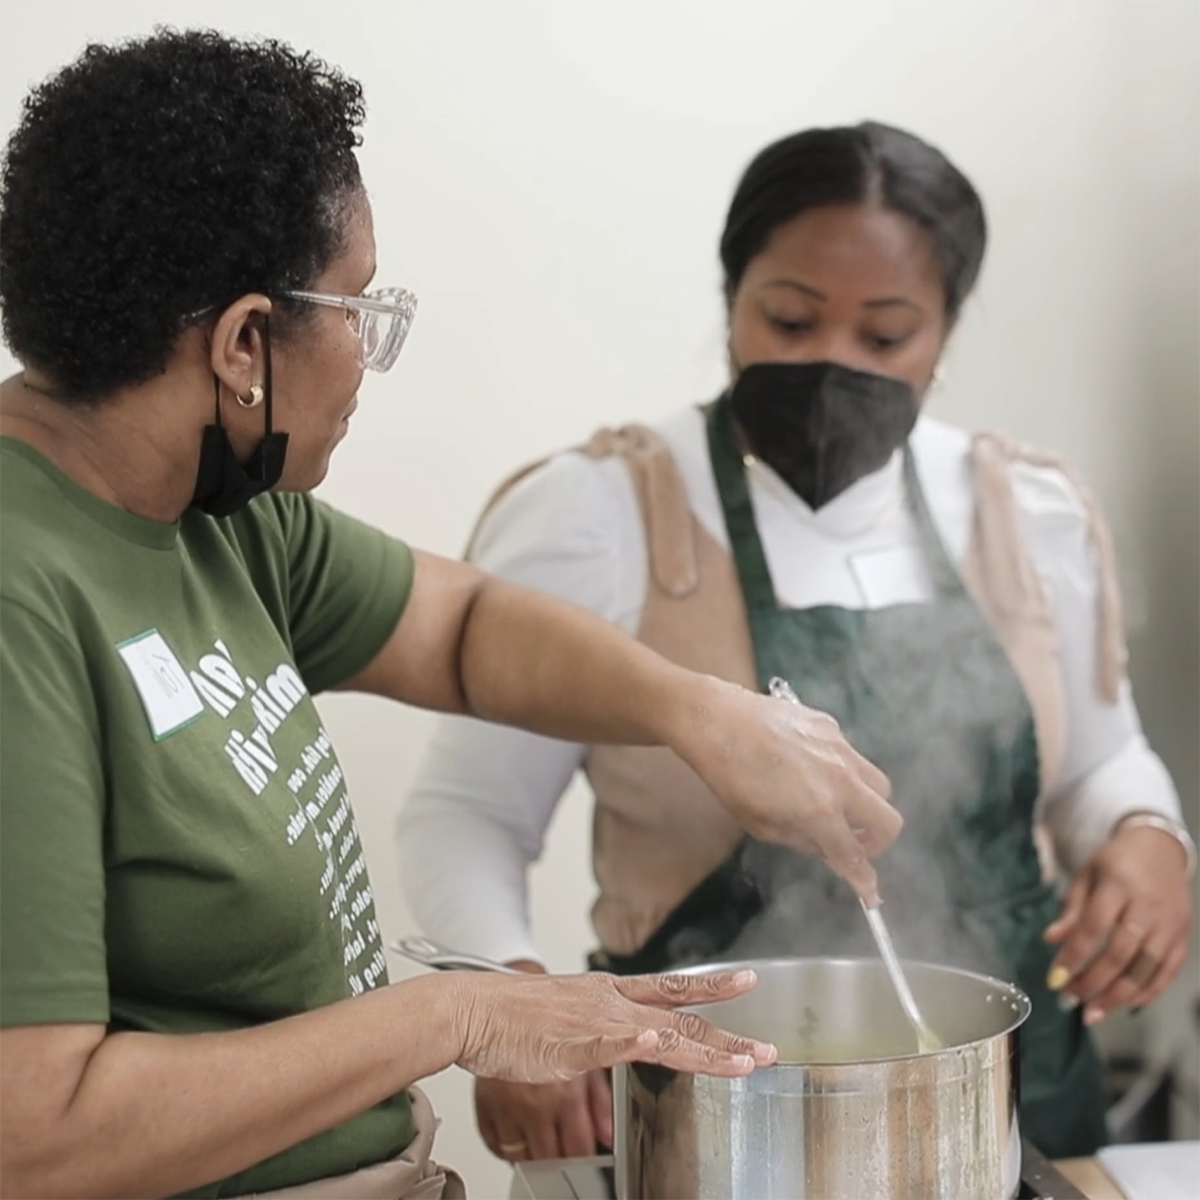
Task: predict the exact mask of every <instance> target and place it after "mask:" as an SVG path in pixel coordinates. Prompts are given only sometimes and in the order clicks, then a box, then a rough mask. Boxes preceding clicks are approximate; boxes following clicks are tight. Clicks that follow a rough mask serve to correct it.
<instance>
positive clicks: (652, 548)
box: [466, 425, 700, 599]
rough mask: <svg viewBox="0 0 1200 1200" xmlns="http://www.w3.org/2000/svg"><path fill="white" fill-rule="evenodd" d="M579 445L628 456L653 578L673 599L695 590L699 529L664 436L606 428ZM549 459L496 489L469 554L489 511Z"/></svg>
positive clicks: (590, 452)
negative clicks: (696, 526) (697, 530)
mask: <svg viewBox="0 0 1200 1200" xmlns="http://www.w3.org/2000/svg"><path fill="white" fill-rule="evenodd" d="M573 449H574V450H575V452H576V453H580V454H584V455H586V456H587V457H588V458H592V459H605V458H611V457H612V456H613V455H616V456H618V457H620V458H621V459H623V460H624V462H625V465H626V466H627V467H628V469H629V473H630V475H631V477H632V479H633V486H634V491H635V492H636V494H637V499H638V506H639V508H640V509H641V513H642V524H643V526H644V528H645V531H646V549H647V553H648V555H649V559H650V574H651V578H652V579H653V580H654V583H655V584H656V585H657V586H658V587H659V588H660V589H661V590H662V591H663V592H665V593H666V595H668V596H670V597H671V598H672V599H682V598H683V597H684V596H688V595H691V593H692V592H694V591H695V590H696V588H697V587H698V586H699V583H700V568H699V564H698V559H697V548H696V530H695V526H694V524H693V522H692V510H691V506H690V504H689V503H688V496H687V488H686V487H685V485H684V482H683V476H682V475H680V473H679V467H678V466H677V465H676V463H675V459H674V456H673V455H672V454H671V451H670V448H669V447H668V446H667V444H666V442H665V441H664V440H663V439H662V437H660V436H659V435H658V434H657V433H655V432H654V430H653V429H650V428H648V427H647V426H645V425H624V426H622V427H620V428H619V429H612V428H608V427H605V428H602V429H598V430H597V431H596V432H595V433H594V434H592V436H591V437H590V438H589V439H588V440H587V441H586V442H585V443H584V444H583V445H582V446H577V447H574V448H573ZM549 461H550V457H549V456H548V457H546V458H541V459H538V460H537V461H536V462H532V463H529V464H527V465H526V466H524V467H521V468H520V469H519V470H517V471H514V472H513V473H512V474H511V475H509V476H508V478H506V479H505V480H504V481H503V482H502V483H501V484H500V485H499V486H498V487H497V488H496V489H495V491H493V492H492V494H491V496H490V497H489V498H488V501H487V504H486V505H484V508H483V511H482V512H481V513H480V515H479V519H478V521H477V522H476V524H475V529H474V530H473V531H472V533H471V538H470V541H469V542H468V543H467V550H466V557H467V558H470V557H471V554H472V552H473V551H474V549H475V542H476V539H477V538H478V535H479V528H480V525H481V524H482V523H483V520H484V518H485V517H486V516H487V515H488V513H489V512H491V511H492V509H493V508H495V506H496V505H497V504H499V503H500V501H501V500H502V499H503V498H504V497H505V496H506V495H507V494H508V493H509V492H510V491H512V489H513V488H515V487H516V486H517V485H518V484H519V483H521V482H522V481H523V480H525V479H527V478H528V477H529V476H531V475H533V474H534V473H535V472H536V471H538V470H539V469H540V468H541V467H543V466H545V464H546V463H548V462H549Z"/></svg>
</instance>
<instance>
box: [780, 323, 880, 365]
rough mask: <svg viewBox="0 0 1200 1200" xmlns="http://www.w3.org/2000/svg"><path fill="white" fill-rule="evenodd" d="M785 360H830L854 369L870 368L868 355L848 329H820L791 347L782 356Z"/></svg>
mask: <svg viewBox="0 0 1200 1200" xmlns="http://www.w3.org/2000/svg"><path fill="white" fill-rule="evenodd" d="M784 361H786V362H794V363H808V362H832V363H837V364H838V365H839V366H843V367H849V368H850V369H851V370H855V371H869V370H871V368H872V365H873V364H872V361H871V357H870V355H869V354H868V353H867V351H866V350H865V349H864V348H863V345H862V343H861V342H860V341H859V339H858V338H857V337H855V335H854V333H853V332H852V331H850V330H843V329H821V330H816V331H814V333H813V334H812V335H811V336H810V337H807V338H805V339H804V341H803V343H801V344H800V345H798V346H795V347H793V348H792V350H791V351H790V353H788V354H787V355H786V356H785V357H784Z"/></svg>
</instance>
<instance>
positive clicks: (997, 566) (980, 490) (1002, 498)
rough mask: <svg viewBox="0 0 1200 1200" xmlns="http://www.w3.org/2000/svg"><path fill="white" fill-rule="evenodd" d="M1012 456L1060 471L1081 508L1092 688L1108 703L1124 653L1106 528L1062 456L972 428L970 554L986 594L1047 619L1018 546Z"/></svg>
mask: <svg viewBox="0 0 1200 1200" xmlns="http://www.w3.org/2000/svg"><path fill="white" fill-rule="evenodd" d="M1014 462H1024V463H1028V464H1029V465H1031V466H1034V467H1044V468H1050V469H1052V470H1055V471H1058V472H1059V473H1061V474H1062V475H1063V476H1064V478H1065V479H1066V480H1067V482H1068V483H1069V484H1070V485H1071V487H1072V488H1073V490H1074V491H1075V493H1076V495H1077V496H1078V498H1079V500H1080V502H1081V503H1082V504H1083V506H1084V509H1085V511H1086V513H1087V520H1088V532H1089V535H1090V537H1091V540H1092V545H1093V546H1094V547H1095V551H1096V558H1097V581H1096V582H1097V599H1096V603H1097V607H1098V612H1097V618H1098V619H1097V638H1098V644H1097V647H1096V662H1097V678H1096V688H1097V691H1098V693H1099V694H1100V696H1102V697H1103V698H1104V699H1105V700H1107V701H1108V702H1109V703H1115V702H1116V700H1117V698H1118V696H1119V695H1120V689H1121V684H1122V682H1123V680H1124V679H1125V674H1126V669H1127V665H1128V659H1129V654H1128V649H1127V647H1126V642H1125V622H1124V614H1123V612H1122V606H1121V590H1120V585H1119V583H1118V581H1117V568H1116V554H1115V551H1114V548H1113V539H1112V533H1111V531H1110V530H1109V527H1108V524H1107V522H1106V521H1105V519H1104V515H1103V513H1102V512H1101V511H1100V506H1099V505H1098V504H1097V503H1096V500H1095V497H1094V496H1093V495H1092V493H1091V492H1090V491H1089V489H1088V488H1087V486H1086V485H1085V484H1084V483H1083V481H1082V480H1081V479H1080V478H1079V476H1078V474H1077V473H1076V472H1075V470H1074V469H1073V468H1072V467H1071V466H1070V465H1069V464H1068V463H1066V462H1064V461H1063V460H1062V459H1061V458H1059V457H1058V456H1057V455H1054V454H1050V453H1048V452H1046V451H1042V450H1036V449H1034V448H1032V447H1029V446H1025V445H1022V444H1020V443H1018V442H1014V441H1011V440H1009V439H1008V438H1005V437H1003V436H1001V435H1000V434H996V433H980V434H977V435H976V436H975V438H974V439H973V441H972V445H971V469H972V474H973V476H974V481H975V489H976V504H975V528H974V531H973V539H972V541H973V545H972V554H973V555H974V556H976V558H977V565H978V568H979V571H980V574H981V576H982V578H981V583H982V584H983V586H984V587H985V589H986V590H987V593H988V595H989V597H990V598H991V599H992V601H993V602H994V603H995V604H996V605H997V606H998V607H1000V608H1001V609H1003V610H1006V611H1007V612H1009V613H1011V614H1012V615H1014V616H1016V615H1021V616H1026V617H1034V618H1036V619H1040V620H1044V621H1050V620H1051V616H1050V610H1049V604H1048V602H1047V601H1046V598H1045V596H1044V594H1043V593H1042V589H1041V586H1040V584H1039V582H1038V578H1037V572H1036V571H1035V569H1034V567H1033V564H1032V563H1031V562H1030V560H1029V557H1028V555H1027V554H1025V553H1024V551H1023V549H1022V546H1021V541H1020V537H1019V533H1018V528H1017V510H1016V501H1015V498H1014V496H1013V487H1012V476H1011V471H1010V468H1011V466H1012V464H1013V463H1014Z"/></svg>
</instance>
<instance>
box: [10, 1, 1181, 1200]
mask: <svg viewBox="0 0 1200 1200" xmlns="http://www.w3.org/2000/svg"><path fill="white" fill-rule="evenodd" d="M155 23H169V24H174V25H179V26H189V25H210V26H215V27H218V28H221V29H224V30H226V31H229V32H235V33H241V34H246V33H261V34H269V35H273V36H276V37H279V38H282V39H284V40H287V41H290V42H292V43H293V44H295V45H297V46H299V47H305V48H310V49H313V50H315V51H317V52H318V53H320V54H321V55H322V56H324V57H325V58H327V59H329V60H330V61H332V62H334V63H337V64H339V65H341V66H342V67H343V68H344V69H346V70H347V71H349V72H350V73H352V74H354V75H356V76H358V77H359V78H360V79H362V80H363V82H364V84H365V85H366V89H367V97H368V103H369V119H368V123H367V127H366V143H365V146H364V148H363V151H362V164H363V169H364V173H365V176H366V179H367V182H368V186H369V187H370V190H371V192H372V195H373V198H374V203H375V218H376V227H377V234H378V240H379V249H380V270H379V282H380V284H381V285H388V284H395V285H403V286H407V287H409V288H412V289H413V290H415V291H416V292H417V293H418V294H419V296H420V298H421V310H420V316H419V318H418V320H417V323H416V326H415V329H414V332H413V335H412V336H411V338H410V340H409V343H408V347H407V348H406V350H405V352H404V355H403V357H402V358H401V360H400V362H399V364H398V365H397V367H396V368H394V369H393V371H392V373H391V374H390V375H388V376H386V377H374V378H370V379H368V381H367V382H366V384H365V385H364V388H363V396H362V400H363V403H362V406H361V408H360V410H359V414H358V416H357V417H356V419H355V426H354V436H352V437H351V438H350V439H349V440H348V441H347V442H346V443H345V444H344V445H343V447H342V449H341V450H340V451H339V453H338V456H337V458H336V460H335V464H334V468H333V472H332V475H331V477H330V479H329V480H328V482H327V483H326V484H325V485H324V488H323V494H324V495H325V496H326V497H327V498H329V499H331V500H333V501H334V502H336V503H339V504H341V505H343V506H344V507H346V508H347V509H349V510H351V511H353V512H355V513H357V514H359V515H361V516H363V517H366V518H368V519H370V520H373V521H375V522H377V523H378V524H380V525H382V526H384V527H385V528H386V529H388V530H390V531H392V532H394V533H396V534H399V535H402V536H404V537H406V538H408V539H409V540H411V541H413V542H415V543H417V544H419V545H421V546H425V547H428V548H431V549H434V550H438V551H442V552H445V553H451V554H454V553H457V552H458V551H459V550H460V548H461V547H462V545H463V542H464V539H465V536H466V534H467V531H468V529H469V526H470V524H471V522H472V520H473V517H474V516H475V514H476V513H477V511H478V509H479V506H480V505H481V503H482V501H483V500H484V497H485V495H486V494H487V493H488V491H489V490H490V488H491V486H492V485H493V484H494V483H495V482H496V481H497V480H498V479H499V478H500V476H501V475H503V474H504V473H505V472H507V471H508V470H509V469H510V468H512V467H514V466H515V465H517V464H518V463H520V462H522V461H524V460H526V459H528V458H530V457H532V456H534V455H537V454H540V453H542V452H545V451H548V450H551V449H554V448H557V447H560V446H563V445H566V444H569V443H572V442H575V441H577V440H578V439H580V438H582V437H584V436H586V435H587V434H588V433H589V432H590V431H591V430H592V429H593V428H594V427H595V426H596V425H598V424H600V423H602V422H605V421H620V420H622V419H628V418H631V417H637V418H641V419H653V418H655V417H658V416H660V415H663V414H666V413H667V412H669V411H671V410H672V409H675V408H676V407H678V406H680V405H682V404H685V403H688V402H693V401H696V400H699V399H705V398H708V397H709V396H711V395H713V394H715V392H716V390H717V389H718V387H719V385H720V383H721V381H722V346H723V329H722V313H721V307H720V304H719V300H718V272H717V265H716V263H717V258H716V243H717V238H718V235H719V231H720V226H721V221H722V218H723V215H724V209H725V206H726V204H727V202H728V199H729V197H730V195H731V192H732V188H733V185H734V183H735V180H736V178H737V175H738V173H739V172H740V170H741V169H742V167H743V166H744V165H745V163H746V162H747V161H748V159H749V158H750V157H751V155H752V154H753V153H754V152H755V151H757V150H758V149H759V148H760V147H761V146H762V145H763V144H765V143H766V142H767V141H768V140H770V139H773V138H775V137H777V136H780V135H782V134H784V133H788V132H791V131H793V130H795V129H798V128H801V127H804V126H807V125H813V124H819V123H843V122H851V121H856V120H859V119H863V118H866V117H873V118H878V119H881V120H885V121H890V122H893V123H897V124H900V125H904V126H907V127H909V128H911V129H913V130H914V131H916V132H918V133H920V134H922V135H923V136H925V137H926V138H928V139H930V140H932V141H934V142H936V143H937V144H939V145H940V146H941V147H942V148H943V149H945V150H946V151H947V152H948V153H949V154H950V155H951V156H952V157H953V158H954V159H955V160H956V161H957V162H958V164H959V165H960V166H961V167H962V168H963V169H964V170H965V171H966V172H967V174H968V175H969V176H970V177H971V178H972V179H973V180H974V182H975V183H976V185H977V186H978V187H979V189H980V190H981V192H982V194H983V196H984V199H985V202H986V204H987V207H988V211H989V214H990V219H991V226H992V239H991V247H990V251H989V258H988V262H987V265H986V267H985V271H984V277H983V282H982V286H981V288H980V291H979V293H978V296H977V298H976V299H975V300H974V301H973V302H972V303H971V304H970V306H969V307H968V310H967V313H966V316H965V320H964V322H963V324H962V326H961V328H960V330H959V333H958V335H957V340H956V344H955V346H954V348H953V351H952V354H951V358H950V361H949V380H948V385H947V387H945V388H943V389H942V391H941V392H940V393H938V394H937V396H936V399H935V405H936V409H937V410H938V411H940V413H941V414H942V415H943V416H946V417H948V418H950V419H954V420H958V421H960V422H962V423H964V424H967V425H971V426H977V425H988V426H993V427H1000V428H1003V429H1004V430H1006V431H1007V432H1009V433H1011V434H1015V435H1017V436H1020V437H1022V438H1025V439H1027V440H1030V441H1034V442H1037V443H1040V444H1042V445H1046V446H1050V447H1053V448H1055V449H1058V450H1060V451H1064V452H1066V453H1068V454H1069V455H1070V456H1071V457H1072V458H1073V459H1074V460H1075V461H1076V463H1077V464H1078V465H1079V466H1080V467H1081V468H1082V469H1083V470H1084V471H1085V472H1086V474H1087V476H1088V477H1089V478H1090V480H1091V481H1092V483H1093V485H1094V488H1095V490H1096V492H1097V493H1098V494H1099V496H1100V498H1101V499H1102V501H1103V502H1104V504H1105V507H1106V509H1107V511H1108V513H1109V515H1110V518H1111V520H1112V522H1113V525H1114V527H1115V531H1116V536H1117V540H1118V546H1119V549H1120V551H1121V554H1122V557H1123V564H1124V569H1125V574H1126V577H1127V586H1128V587H1129V590H1130V610H1131V612H1130V615H1131V619H1132V621H1133V624H1134V626H1135V629H1134V635H1133V651H1134V664H1135V667H1134V670H1135V683H1136V685H1137V687H1138V689H1139V693H1140V697H1141V702H1142V707H1143V714H1144V717H1145V720H1146V724H1147V726H1148V728H1149V731H1150V734H1151V737H1152V738H1153V740H1154V741H1155V742H1156V744H1157V745H1158V747H1159V748H1160V750H1161V752H1162V753H1163V754H1164V756H1165V757H1166V758H1167V760H1168V763H1169V765H1170V766H1171V768H1172V770H1173V772H1174V774H1175V776H1176V779H1177V780H1178V782H1179V784H1180V787H1181V790H1182V791H1183V793H1184V795H1185V802H1186V804H1187V805H1188V808H1189V818H1190V820H1191V821H1192V823H1193V828H1195V824H1196V817H1197V808H1196V798H1197V794H1198V791H1200V766H1198V758H1197V753H1198V752H1197V722H1198V714H1200V705H1198V700H1197V661H1198V656H1197V651H1198V625H1197V616H1198V609H1200V603H1198V586H1197V585H1198V565H1197V564H1198V545H1197V543H1198V541H1200V535H1198V519H1200V492H1198V464H1200V451H1198V404H1197V397H1198V379H1197V328H1198V324H1200V307H1198V286H1197V285H1198V266H1200V247H1198V237H1197V229H1198V176H1200V92H1198V88H1200V83H1198V66H1200V49H1198V48H1200V6H1198V5H1197V4H1196V3H1195V2H1193V0H1085V2H1075V0H1042V2H1040V3H1035V2H1033V0H1002V2H993V0H957V2H955V0H942V2H924V0H896V2H892V3H887V2H883V0H870V2H868V0H841V2H838V3H829V2H825V0H805V2H803V3H800V2H797V0H790V2H789V0H779V2H777V3H773V4H771V3H754V2H750V0H709V2H702V0H693V2H691V3H684V2H683V0H658V2H643V3H635V2H626V3H621V2H608V3H592V2H586V0H558V2H551V0H540V2H539V0H442V2H441V3H435V2H431V0H398V2H393V3H389V4H385V3H365V2H362V0H341V2H340V3H328V2H321V3H311V2H310V3H301V2H293V3H288V4H284V3H263V2H260V3H258V4H256V5H246V4H244V3H229V2H225V0H157V2H154V3H138V2H132V0H131V2H124V0H89V2H87V3H67V2H53V0H37V2H36V3H21V2H15V0H5V2H4V3H3V5H2V6H0V36H2V43H0V130H2V132H3V136H4V137H5V139H7V136H8V134H9V132H10V131H11V129H12V128H13V125H14V123H15V121H16V119H17V113H18V108H19V104H20V100H21V97H22V95H23V94H24V92H25V90H26V88H27V87H28V86H29V85H30V84H31V83H34V82H36V81H38V80H40V79H41V78H42V77H44V76H45V75H46V74H47V73H48V72H50V71H51V70H53V69H54V68H55V67H57V66H59V65H60V64H63V63H64V62H66V61H67V60H69V59H71V58H73V57H74V56H75V54H76V53H77V52H78V51H79V50H80V49H81V48H82V46H83V45H84V44H85V42H86V41H87V40H88V39H89V38H95V39H101V40H110V39H113V38H115V37H118V36H122V35H127V34H134V33H142V32H145V31H147V30H148V29H149V28H150V27H151V26H152V25H153V24H155ZM253 168H254V164H253V163H247V164H246V170H247V172H251V171H252V170H253ZM12 365H13V364H12V360H11V358H9V357H8V356H7V355H0V369H3V370H4V371H5V373H7V372H8V371H9V370H10V369H11V368H12ZM323 707H324V708H325V709H326V711H327V713H328V716H329V719H330V722H331V725H332V728H333V730H334V732H335V735H336V738H337V743H338V747H339V751H340V753H341V755H342V758H343V761H344V762H345V764H346V767H347V770H348V773H349V776H350V779H351V782H352V785H353V789H354V792H355V795H356V803H357V808H358V812H359V820H360V823H361V826H362V832H363V839H364V842H365V843H366V846H367V854H368V858H369V859H370V861H371V865H372V870H373V874H374V879H375V885H376V894H377V898H378V904H379V910H380V916H381V921H382V924H383V927H384V931H385V934H386V935H387V936H388V937H391V936H393V935H395V934H398V933H400V932H406V931H409V930H410V928H411V926H410V919H409V917H408V915H407V913H406V910H405V908H404V905H403V903H402V902H401V900H400V897H399V894H398V888H397V885H396V869H395V865H394V861H393V851H392V844H391V823H392V813H393V808H394V805H395V803H396V801H397V799H398V798H399V797H400V795H401V794H402V793H403V791H404V788H405V785H406V783H407V780H408V778H409V774H410V771H411V769H412V765H413V763H414V761H415V758H416V756H417V755H418V753H419V751H420V748H421V745H422V741H423V739H424V737H425V735H426V731H427V729H428V725H427V723H426V718H425V717H424V716H423V715H422V714H418V713H413V712H407V711H401V710H399V709H396V708H394V707H392V706H388V705H386V704H383V703H381V702H378V701H368V700H363V699H359V698H344V697H339V698H336V699H333V700H329V701H326V702H324V704H323ZM587 825H588V806H587V803H586V798H585V797H584V796H583V795H582V793H580V792H579V791H578V790H576V791H574V792H572V794H571V796H570V798H569V801H568V802H567V803H566V804H564V806H563V808H562V809H561V810H560V816H559V819H558V821H557V824H556V827H555V830H554V833H553V837H552V839H551V845H550V850H549V854H548V856H547V859H546V860H545V861H544V862H543V863H542V864H541V865H540V866H539V868H538V869H537V871H536V873H535V879H534V888H535V913H536V922H537V925H538V930H539V934H540V939H541V942H542V945H543V946H544V947H545V949H546V951H547V953H548V954H549V956H550V959H551V961H552V963H553V964H554V965H555V966H557V967H560V968H572V967H574V966H575V965H576V964H578V963H579V962H580V957H581V954H582V952H583V951H584V949H585V947H586V946H587V945H588V934H587V928H586V924H585V918H584V913H585V908H586V905H587V902H588V898H589V896H590V892H591V886H590V877H589V874H588V870H587V859H586V844H587ZM1189 970H1190V968H1189ZM397 973H398V974H403V973H404V972H403V968H401V969H400V970H399V971H398V972H397ZM1192 987H1193V990H1194V978H1193V980H1192ZM1165 1011H1166V1010H1164V1012H1165ZM1142 1022H1143V1028H1144V1029H1146V1030H1148V1031H1149V1032H1150V1034H1151V1036H1152V1037H1153V1036H1158V1037H1159V1038H1160V1040H1161V1039H1162V1038H1165V1037H1167V1036H1168V1031H1170V1030H1171V1029H1172V1028H1174V1026H1173V1025H1172V1022H1171V1020H1168V1018H1167V1017H1166V1016H1164V1015H1163V1014H1161V1013H1160V1014H1159V1015H1158V1016H1149V1015H1148V1016H1147V1017H1144V1018H1142ZM431 1091H432V1093H433V1095H434V1099H435V1102H436V1103H437V1104H438V1106H439V1108H440V1111H441V1113H442V1115H443V1116H444V1118H445V1126H444V1128H443V1132H442V1135H441V1140H440V1143H439V1155H440V1157H442V1158H443V1160H445V1161H449V1162H452V1163H456V1164H458V1165H459V1166H460V1167H461V1168H462V1169H463V1170H464V1171H465V1172H466V1174H467V1176H468V1181H469V1183H470V1184H471V1185H472V1189H473V1194H474V1195H475V1196H476V1197H479V1196H498V1195H501V1194H504V1193H505V1192H506V1189H507V1172H506V1171H505V1169H504V1168H503V1167H501V1166H500V1165H499V1164H497V1163H496V1162H495V1161H494V1160H492V1159H490V1158H489V1157H488V1156H487V1155H486V1153H485V1151H484V1150H483V1148H482V1145H481V1144H480V1142H479V1141H478V1138H477V1136H476V1134H475V1131H474V1124H473V1119H472V1116H471V1110H470V1092H469V1086H468V1080H467V1079H466V1077H465V1076H463V1075H461V1073H458V1072H450V1073H448V1074H447V1075H445V1076H443V1077H441V1078H439V1079H437V1080H435V1081H434V1082H433V1085H432V1087H431Z"/></svg>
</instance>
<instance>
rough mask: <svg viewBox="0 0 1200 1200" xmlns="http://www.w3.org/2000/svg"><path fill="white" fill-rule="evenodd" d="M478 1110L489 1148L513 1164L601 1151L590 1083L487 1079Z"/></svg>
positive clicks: (479, 1084)
mask: <svg viewBox="0 0 1200 1200" xmlns="http://www.w3.org/2000/svg"><path fill="white" fill-rule="evenodd" d="M475 1108H476V1113H477V1116H478V1119H479V1132H480V1133H481V1134H482V1135H483V1140H484V1141H485V1142H486V1143H487V1146H488V1148H489V1149H490V1150H491V1151H492V1153H493V1154H495V1155H496V1156H497V1157H498V1158H502V1159H505V1160H506V1161H508V1162H522V1161H525V1160H528V1159H543V1158H569V1157H577V1156H579V1157H582V1156H587V1155H592V1154H595V1152H596V1131H595V1130H594V1129H593V1126H592V1115H591V1108H590V1100H589V1095H588V1090H587V1086H586V1081H585V1080H584V1079H582V1078H581V1079H576V1080H572V1081H571V1082H569V1083H565V1084H520V1083H505V1082H502V1081H500V1080H492V1079H481V1080H478V1081H477V1083H476V1088H475Z"/></svg>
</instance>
